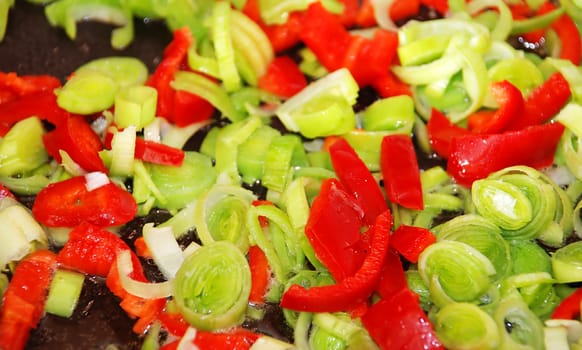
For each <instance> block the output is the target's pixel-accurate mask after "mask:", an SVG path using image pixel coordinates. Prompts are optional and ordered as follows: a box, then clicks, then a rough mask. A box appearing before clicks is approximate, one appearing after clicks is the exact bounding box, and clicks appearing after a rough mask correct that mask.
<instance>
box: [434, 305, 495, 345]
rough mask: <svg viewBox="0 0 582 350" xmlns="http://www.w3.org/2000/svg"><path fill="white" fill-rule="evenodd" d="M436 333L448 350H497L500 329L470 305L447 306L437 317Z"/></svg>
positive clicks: (477, 308)
mask: <svg viewBox="0 0 582 350" xmlns="http://www.w3.org/2000/svg"><path fill="white" fill-rule="evenodd" d="M434 322H435V331H436V333H437V335H438V337H439V340H441V341H442V342H443V345H444V346H446V347H447V348H448V349H497V348H498V346H499V343H500V335H499V329H498V328H497V325H496V324H495V321H494V320H493V318H492V317H491V316H490V315H489V314H487V313H486V312H485V311H483V310H482V309H480V308H479V307H478V306H476V305H474V304H469V303H452V304H448V305H445V306H444V307H443V308H442V309H440V310H438V311H437V313H436V315H435V321H434Z"/></svg>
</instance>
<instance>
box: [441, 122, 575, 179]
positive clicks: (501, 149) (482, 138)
mask: <svg viewBox="0 0 582 350" xmlns="http://www.w3.org/2000/svg"><path fill="white" fill-rule="evenodd" d="M563 131H564V126H562V125H561V124H559V123H551V124H544V125H538V126H531V127H528V128H525V129H522V130H519V131H511V132H504V133H502V134H488V135H477V134H472V135H464V136H460V137H455V138H453V139H452V142H451V147H450V156H449V160H448V163H447V171H448V172H449V174H451V175H452V176H453V177H454V178H455V180H456V181H457V182H458V183H460V184H462V185H466V186H470V185H471V184H472V183H473V181H475V180H478V179H482V178H485V177H487V176H488V175H489V174H490V173H492V172H494V171H497V170H501V169H503V168H506V167H508V166H512V165H520V164H521V165H527V166H531V167H534V168H542V167H544V166H549V165H551V164H552V162H553V160H554V154H555V152H556V147H557V145H558V142H559V141H560V137H561V136H562V133H563Z"/></svg>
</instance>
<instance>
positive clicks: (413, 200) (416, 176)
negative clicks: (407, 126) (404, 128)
mask: <svg viewBox="0 0 582 350" xmlns="http://www.w3.org/2000/svg"><path fill="white" fill-rule="evenodd" d="M380 168H381V170H382V178H383V180H384V188H385V189H386V194H387V195H388V199H389V200H390V201H391V202H392V203H395V204H398V205H401V206H403V207H405V208H410V209H416V210H422V209H423V208H424V202H423V199H422V185H421V183H420V170H419V168H418V161H417V160H416V151H415V149H414V144H413V143H412V139H411V138H410V136H409V135H387V136H384V138H383V139H382V145H381V152H380Z"/></svg>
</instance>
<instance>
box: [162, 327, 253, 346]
mask: <svg viewBox="0 0 582 350" xmlns="http://www.w3.org/2000/svg"><path fill="white" fill-rule="evenodd" d="M260 337H261V334H258V333H255V332H252V331H249V330H247V329H244V328H241V327H239V328H236V329H233V330H229V331H225V332H216V333H212V332H204V331H196V337H195V338H194V341H193V342H192V343H193V344H194V345H195V346H196V348H197V349H200V350H249V349H250V348H251V346H252V345H253V344H254V343H255V342H256V341H257V339H259V338H260ZM179 343H180V340H176V341H174V342H171V343H168V344H166V345H164V346H162V347H161V350H176V349H178V344H179Z"/></svg>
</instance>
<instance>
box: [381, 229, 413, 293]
mask: <svg viewBox="0 0 582 350" xmlns="http://www.w3.org/2000/svg"><path fill="white" fill-rule="evenodd" d="M390 240H392V238H390ZM390 245H391V247H390V248H389V249H388V253H386V261H385V262H384V267H383V268H382V275H381V276H380V281H379V282H378V286H377V287H376V291H377V292H378V294H379V295H380V296H381V297H382V298H384V299H387V298H389V297H390V296H392V295H394V294H396V293H397V292H399V291H400V290H402V289H406V288H408V282H407V281H406V275H405V274H404V268H403V267H402V261H401V260H400V255H399V254H398V252H397V251H396V250H394V248H393V247H392V245H393V243H392V242H390Z"/></svg>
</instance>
